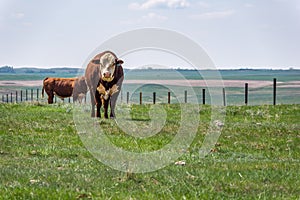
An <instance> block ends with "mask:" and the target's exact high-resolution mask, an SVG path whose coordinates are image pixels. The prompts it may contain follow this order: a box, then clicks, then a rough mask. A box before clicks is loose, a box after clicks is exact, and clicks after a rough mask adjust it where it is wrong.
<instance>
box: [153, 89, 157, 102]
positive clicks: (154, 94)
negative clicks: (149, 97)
mask: <svg viewBox="0 0 300 200" xmlns="http://www.w3.org/2000/svg"><path fill="white" fill-rule="evenodd" d="M155 102H156V93H155V92H153V104H155Z"/></svg>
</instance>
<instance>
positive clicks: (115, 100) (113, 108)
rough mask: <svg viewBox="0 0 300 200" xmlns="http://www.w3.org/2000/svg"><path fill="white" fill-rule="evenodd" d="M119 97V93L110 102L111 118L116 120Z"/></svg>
mask: <svg viewBox="0 0 300 200" xmlns="http://www.w3.org/2000/svg"><path fill="white" fill-rule="evenodd" d="M118 96H119V92H118V93H116V94H114V95H112V96H111V100H110V118H115V117H116V115H115V107H116V103H117V98H118Z"/></svg>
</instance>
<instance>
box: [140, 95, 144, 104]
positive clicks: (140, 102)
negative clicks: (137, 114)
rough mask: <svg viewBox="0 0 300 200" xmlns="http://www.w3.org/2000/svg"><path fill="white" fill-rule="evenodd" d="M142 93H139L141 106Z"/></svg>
mask: <svg viewBox="0 0 300 200" xmlns="http://www.w3.org/2000/svg"><path fill="white" fill-rule="evenodd" d="M142 96H143V95H142V92H140V105H142Z"/></svg>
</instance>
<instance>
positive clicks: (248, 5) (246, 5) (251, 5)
mask: <svg viewBox="0 0 300 200" xmlns="http://www.w3.org/2000/svg"><path fill="white" fill-rule="evenodd" d="M244 6H245V7H246V8H253V7H254V5H253V4H251V3H246V4H245V5H244Z"/></svg>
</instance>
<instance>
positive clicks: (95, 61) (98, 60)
mask: <svg viewBox="0 0 300 200" xmlns="http://www.w3.org/2000/svg"><path fill="white" fill-rule="evenodd" d="M92 63H94V64H96V65H99V64H100V59H94V60H92Z"/></svg>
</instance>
